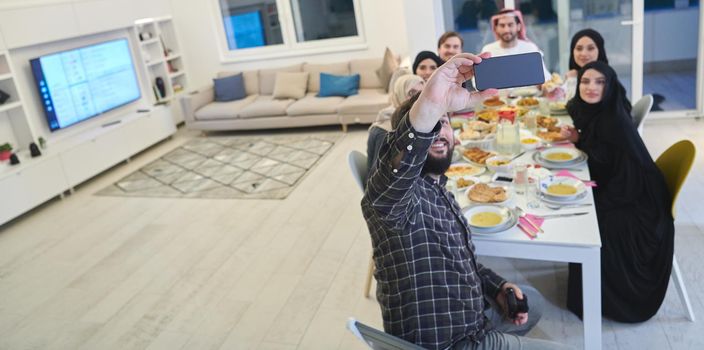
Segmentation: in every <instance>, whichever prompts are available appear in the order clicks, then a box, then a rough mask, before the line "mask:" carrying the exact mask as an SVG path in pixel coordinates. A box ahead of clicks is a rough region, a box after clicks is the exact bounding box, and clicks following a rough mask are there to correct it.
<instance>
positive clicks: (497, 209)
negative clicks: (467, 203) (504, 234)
mask: <svg viewBox="0 0 704 350" xmlns="http://www.w3.org/2000/svg"><path fill="white" fill-rule="evenodd" d="M480 213H494V214H497V215H499V216H500V217H501V221H500V222H499V223H498V224H497V225H493V226H478V225H476V224H475V223H474V222H473V221H472V218H473V217H474V216H475V215H477V214H480ZM463 215H464V217H465V219H467V223H468V224H469V227H470V229H471V230H472V233H478V234H482V233H496V232H500V231H505V230H508V229H509V228H511V227H513V225H515V221H517V220H516V215H515V213H513V212H512V211H511V210H510V209H508V208H505V207H501V206H497V205H477V206H473V207H469V208H466V209H464V210H463Z"/></svg>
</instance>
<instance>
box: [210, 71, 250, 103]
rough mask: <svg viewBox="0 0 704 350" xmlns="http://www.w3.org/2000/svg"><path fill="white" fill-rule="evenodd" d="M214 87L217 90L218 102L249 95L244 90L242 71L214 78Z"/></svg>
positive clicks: (239, 98)
mask: <svg viewBox="0 0 704 350" xmlns="http://www.w3.org/2000/svg"><path fill="white" fill-rule="evenodd" d="M213 88H214V90H215V101H217V102H228V101H235V100H241V99H243V98H245V97H246V96H247V93H246V92H245V91H244V80H242V73H239V74H235V75H231V76H229V77H224V78H217V79H213Z"/></svg>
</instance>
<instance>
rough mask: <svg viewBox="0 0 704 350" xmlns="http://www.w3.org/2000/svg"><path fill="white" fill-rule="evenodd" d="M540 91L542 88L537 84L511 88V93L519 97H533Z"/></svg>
mask: <svg viewBox="0 0 704 350" xmlns="http://www.w3.org/2000/svg"><path fill="white" fill-rule="evenodd" d="M539 93H540V90H538V88H536V87H535V86H527V87H522V88H516V89H513V90H511V93H510V95H512V96H518V97H531V96H535V95H537V94H539Z"/></svg>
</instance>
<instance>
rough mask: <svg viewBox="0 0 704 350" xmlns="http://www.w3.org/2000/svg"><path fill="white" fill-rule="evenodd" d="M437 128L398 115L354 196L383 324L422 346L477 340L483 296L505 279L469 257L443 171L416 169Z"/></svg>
mask: <svg viewBox="0 0 704 350" xmlns="http://www.w3.org/2000/svg"><path fill="white" fill-rule="evenodd" d="M439 130H440V123H438V125H436V127H435V129H434V130H433V131H432V132H430V133H420V132H417V131H415V130H414V129H413V127H412V126H411V123H410V121H409V118H408V116H407V115H406V117H404V118H403V120H402V121H401V123H400V125H399V127H398V128H397V129H396V130H395V131H393V132H391V133H389V134H388V135H387V138H386V140H385V142H384V144H383V145H382V147H381V149H380V152H379V160H378V161H377V164H376V165H377V166H376V168H375V170H374V172H373V173H372V174H371V175H370V177H369V180H368V182H367V190H366V192H365V195H364V198H363V199H362V211H363V213H364V217H365V219H366V221H367V225H368V226H369V232H370V233H371V236H372V245H373V252H374V263H375V265H376V272H375V278H376V280H377V299H378V301H379V303H380V305H381V313H382V316H383V319H384V330H385V331H386V332H387V333H389V334H393V335H395V336H397V337H400V338H403V339H405V340H407V341H410V342H412V343H415V344H417V345H420V346H422V347H425V348H430V349H444V348H448V347H451V346H452V345H453V344H455V343H457V342H458V341H460V340H463V339H470V340H472V341H475V342H479V341H481V340H482V339H483V338H484V336H485V334H486V331H487V330H488V329H489V327H490V325H489V324H488V323H489V322H488V320H487V319H486V317H485V316H484V309H485V308H486V307H487V305H486V304H485V296H488V297H492V298H493V297H495V296H496V295H497V293H498V292H499V290H500V287H501V285H502V284H503V283H504V282H505V280H504V279H502V278H501V277H500V276H498V275H497V274H496V273H494V272H493V271H491V270H489V269H488V268H485V267H483V266H482V265H481V264H479V263H478V262H477V261H476V256H475V255H474V244H473V243H472V241H471V240H470V230H469V227H468V225H467V220H466V219H465V218H464V216H463V215H462V213H461V212H460V207H459V205H458V204H457V201H456V200H455V198H454V196H453V195H452V194H451V193H449V192H448V191H447V190H446V189H445V186H444V185H445V183H446V181H447V178H445V177H444V176H441V180H440V182H439V183H438V182H436V181H435V180H434V179H432V178H431V177H429V176H422V175H421V170H422V168H423V164H424V163H425V159H426V157H427V154H428V149H429V148H430V145H431V144H432V142H433V139H434V138H435V137H436V136H437V135H438V133H439ZM399 158H400V162H398V160H399ZM394 160H397V162H396V163H397V166H396V167H394Z"/></svg>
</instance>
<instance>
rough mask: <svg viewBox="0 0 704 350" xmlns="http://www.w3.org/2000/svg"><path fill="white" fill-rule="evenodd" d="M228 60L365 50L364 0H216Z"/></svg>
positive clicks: (220, 33) (219, 31)
mask: <svg viewBox="0 0 704 350" xmlns="http://www.w3.org/2000/svg"><path fill="white" fill-rule="evenodd" d="M215 1H216V2H217V5H218V7H217V8H218V15H217V16H218V20H219V21H220V23H221V26H218V28H217V31H218V33H217V34H218V36H219V38H220V47H221V50H222V59H223V60H224V61H244V60H255V59H263V58H275V57H286V56H296V55H305V54H311V53H320V52H334V51H347V50H354V49H364V48H366V45H365V42H364V37H363V36H362V30H361V29H362V28H361V21H360V11H359V0H253V1H241V0H215Z"/></svg>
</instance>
